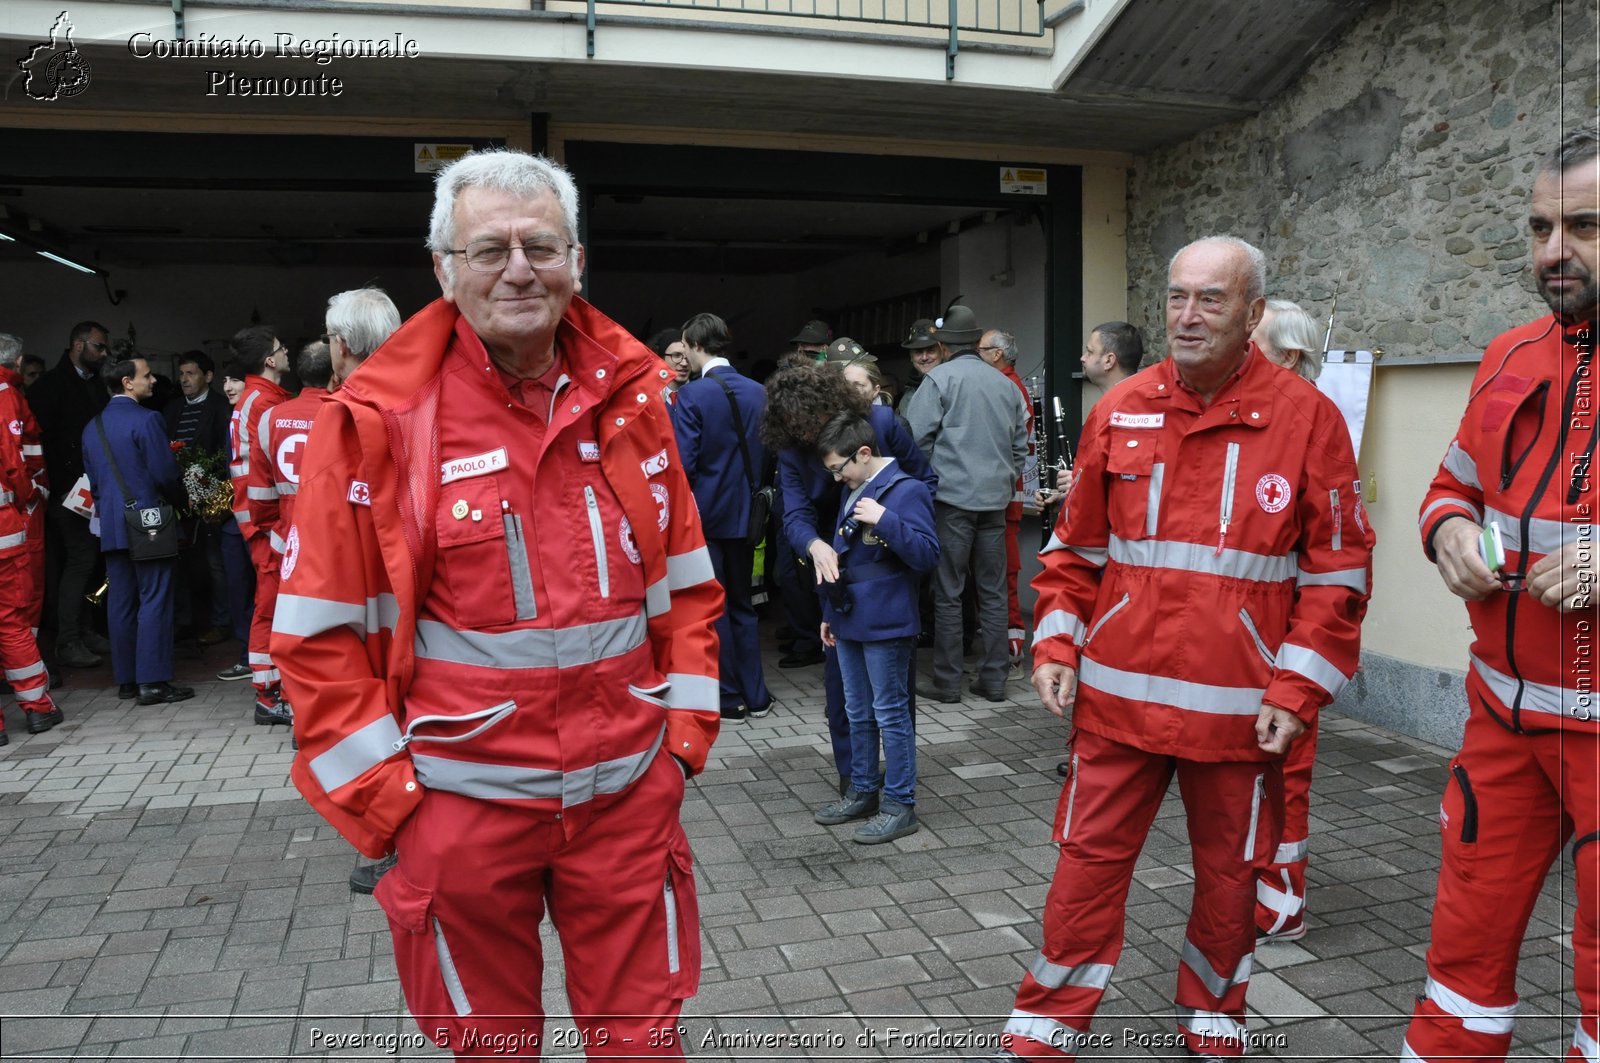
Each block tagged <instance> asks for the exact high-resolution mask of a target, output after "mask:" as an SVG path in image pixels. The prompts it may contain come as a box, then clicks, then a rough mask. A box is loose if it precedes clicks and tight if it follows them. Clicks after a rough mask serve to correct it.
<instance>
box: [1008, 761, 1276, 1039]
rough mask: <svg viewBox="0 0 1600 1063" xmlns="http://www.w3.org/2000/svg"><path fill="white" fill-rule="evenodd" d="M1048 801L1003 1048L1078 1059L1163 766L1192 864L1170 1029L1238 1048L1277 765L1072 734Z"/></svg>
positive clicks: (1163, 781)
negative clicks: (1190, 756)
mask: <svg viewBox="0 0 1600 1063" xmlns="http://www.w3.org/2000/svg"><path fill="white" fill-rule="evenodd" d="M1069 754H1070V757H1071V760H1070V762H1069V763H1070V764H1071V767H1072V773H1071V774H1070V775H1069V776H1068V777H1067V781H1066V785H1065V786H1064V787H1063V788H1062V791H1061V800H1060V801H1059V803H1058V804H1057V806H1056V818H1055V826H1054V828H1053V831H1052V833H1053V834H1054V838H1055V840H1056V841H1057V842H1058V843H1059V844H1060V846H1061V856H1060V858H1059V859H1058V860H1057V862H1056V871H1055V877H1054V879H1053V880H1052V881H1051V883H1050V893H1049V895H1048V896H1047V897H1046V899H1045V909H1044V948H1043V950H1042V951H1041V952H1040V954H1039V958H1038V960H1037V961H1035V963H1034V965H1033V967H1032V968H1031V969H1030V970H1029V971H1028V973H1027V974H1026V975H1024V976H1023V979H1022V987H1021V988H1020V989H1019V990H1018V991H1017V1004H1016V1010H1015V1011H1013V1012H1012V1013H1011V1020H1010V1021H1009V1022H1008V1023H1007V1024H1006V1029H1005V1034H1004V1036H1003V1038H1002V1040H1003V1042H1004V1043H1005V1046H1006V1047H1007V1048H1009V1049H1010V1050H1011V1051H1013V1052H1015V1053H1016V1054H1017V1055H1019V1056H1021V1057H1022V1058H1023V1059H1040V1060H1062V1059H1067V1060H1071V1059H1076V1058H1077V1053H1076V1050H1075V1046H1076V1045H1081V1044H1082V1043H1083V1042H1082V1035H1083V1034H1084V1033H1086V1032H1087V1031H1088V1029H1089V1024H1090V1021H1091V1020H1092V1019H1093V1018H1094V1013H1095V1010H1096V1009H1097V1008H1098V1007H1099V1006H1100V999H1101V997H1103V996H1104V995H1105V991H1106V987H1107V986H1108V985H1110V984H1111V971H1112V969H1113V968H1114V967H1115V966H1116V962H1117V958H1118V957H1119V956H1120V955H1121V954H1122V932H1123V921H1124V912H1125V909H1126V907H1127V903H1128V887H1129V885H1130V884H1131V883H1132V881H1133V866H1134V862H1135V861H1136V860H1137V859H1138V856H1139V850H1140V849H1141V848H1142V847H1143V845H1144V839H1145V835H1147V834H1148V833H1149V831H1150V824H1151V822H1152V821H1153V820H1154V819H1155V816H1156V811H1157V809H1159V808H1160V807H1161V799H1162V798H1163V797H1164V796H1165V794H1166V792H1167V784H1168V783H1169V782H1170V781H1171V779H1172V775H1173V772H1174V771H1176V772H1177V775H1178V789H1179V793H1180V794H1181V795H1182V797H1183V804H1184V809H1185V812H1186V814H1187V819H1188V827H1189V844H1190V847H1191V850H1192V852H1193V860H1194V900H1193V903H1192V905H1191V907H1190V911H1189V926H1188V930H1187V933H1186V936H1185V939H1184V942H1183V952H1182V955H1183V959H1182V963H1181V964H1180V966H1179V968H1178V992H1177V997H1176V1004H1177V1013H1178V1033H1179V1035H1180V1036H1181V1037H1182V1038H1183V1041H1184V1043H1185V1044H1186V1045H1188V1046H1189V1047H1190V1048H1191V1049H1194V1050H1195V1051H1197V1052H1202V1053H1206V1054H1210V1055H1217V1056H1241V1055H1243V1054H1244V1049H1245V1029H1244V998H1245V989H1246V987H1247V986H1248V984H1249V981H1250V968H1251V961H1252V959H1253V957H1254V953H1255V943H1256V939H1255V923H1254V918H1253V916H1254V905H1255V876H1256V872H1257V869H1258V868H1260V867H1261V866H1263V865H1264V864H1265V863H1266V861H1267V860H1268V858H1269V857H1270V856H1271V855H1272V852H1273V849H1274V848H1275V847H1276V846H1277V844H1278V834H1279V831H1280V829H1281V828H1282V808H1283V804H1282V785H1283V784H1282V768H1281V765H1280V764H1279V763H1278V762H1276V761H1257V762H1251V761H1229V762H1222V763H1214V762H1205V761H1195V760H1180V759H1177V758H1175V757H1169V756H1163V755H1159V754H1155V753H1146V752H1145V751H1143V750H1141V749H1135V748H1134V747H1132V746H1127V745H1123V744H1121V743H1119V742H1113V741H1112V740H1110V739H1108V738H1102V737H1100V736H1099V735H1095V734H1091V733H1089V732H1087V731H1081V730H1080V731H1077V732H1075V734H1074V737H1073V740H1072V742H1071V743H1070V747H1069Z"/></svg>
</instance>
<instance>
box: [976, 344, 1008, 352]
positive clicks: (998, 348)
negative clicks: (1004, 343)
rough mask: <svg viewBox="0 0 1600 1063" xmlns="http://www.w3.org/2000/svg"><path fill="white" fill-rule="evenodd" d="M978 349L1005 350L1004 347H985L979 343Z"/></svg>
mask: <svg viewBox="0 0 1600 1063" xmlns="http://www.w3.org/2000/svg"><path fill="white" fill-rule="evenodd" d="M978 350H980V351H1003V350H1005V348H1004V347H985V346H983V345H982V344H981V343H980V344H979V345H978Z"/></svg>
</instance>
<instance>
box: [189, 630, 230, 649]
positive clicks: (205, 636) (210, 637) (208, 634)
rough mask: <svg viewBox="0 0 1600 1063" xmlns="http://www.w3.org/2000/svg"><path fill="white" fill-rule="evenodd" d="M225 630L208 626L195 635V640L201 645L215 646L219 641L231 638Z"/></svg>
mask: <svg viewBox="0 0 1600 1063" xmlns="http://www.w3.org/2000/svg"><path fill="white" fill-rule="evenodd" d="M232 637H233V636H232V635H230V634H229V633H228V632H227V631H226V630H224V629H223V628H220V627H208V628H206V629H205V630H204V631H202V632H200V634H198V635H196V636H195V639H194V640H195V641H196V642H198V643H199V644H200V645H202V646H215V645H217V644H218V643H219V642H227V641H228V639H230V638H232Z"/></svg>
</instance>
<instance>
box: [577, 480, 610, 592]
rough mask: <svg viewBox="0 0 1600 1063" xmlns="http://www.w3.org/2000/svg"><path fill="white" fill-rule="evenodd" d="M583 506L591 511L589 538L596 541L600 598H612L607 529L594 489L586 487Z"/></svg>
mask: <svg viewBox="0 0 1600 1063" xmlns="http://www.w3.org/2000/svg"><path fill="white" fill-rule="evenodd" d="M583 504H584V506H585V508H587V509H588V511H589V537H590V538H592V539H593V540H594V563H595V566H596V568H597V569H598V570H599V572H600V597H602V598H609V597H611V568H610V566H609V565H608V564H607V563H606V529H605V525H604V524H603V523H602V522H601V520H600V502H599V500H598V499H596V498H595V494H594V488H592V487H590V486H588V485H587V484H586V485H584V488H583Z"/></svg>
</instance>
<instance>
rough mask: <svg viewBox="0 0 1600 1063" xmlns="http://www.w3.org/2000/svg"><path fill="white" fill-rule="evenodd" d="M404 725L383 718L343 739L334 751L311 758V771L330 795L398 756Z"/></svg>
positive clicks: (333, 748) (326, 751) (333, 747)
mask: <svg viewBox="0 0 1600 1063" xmlns="http://www.w3.org/2000/svg"><path fill="white" fill-rule="evenodd" d="M399 741H400V725H399V724H397V723H395V720H394V717H393V716H388V715H384V716H380V717H378V718H377V719H376V720H373V721H372V722H371V723H369V724H367V725H366V726H365V727H363V728H361V729H360V730H358V731H353V732H351V733H350V734H348V735H345V736H344V737H343V738H341V739H340V740H339V741H338V743H336V744H335V745H334V746H332V747H331V748H329V749H327V750H325V751H323V752H322V753H319V754H317V755H316V756H315V757H312V758H311V763H310V765H309V767H310V768H311V774H312V775H313V776H315V777H316V780H317V783H318V784H319V785H320V786H321V787H322V789H323V790H324V791H325V792H327V793H330V794H331V793H333V791H335V790H337V789H338V788H339V787H341V786H343V785H345V784H346V783H349V782H354V781H355V780H356V779H358V778H360V777H361V776H362V775H365V774H366V773H367V772H368V771H370V770H372V769H373V768H375V767H377V766H378V765H379V764H382V763H383V762H384V761H386V760H388V759H389V758H390V757H392V756H394V754H395V743H397V742H399Z"/></svg>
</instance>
